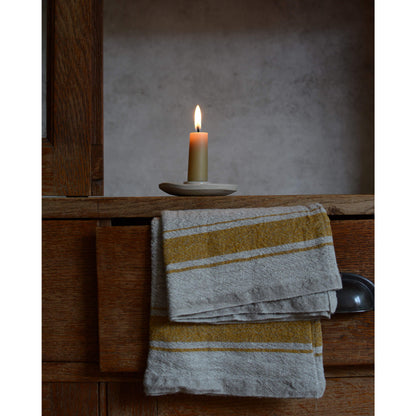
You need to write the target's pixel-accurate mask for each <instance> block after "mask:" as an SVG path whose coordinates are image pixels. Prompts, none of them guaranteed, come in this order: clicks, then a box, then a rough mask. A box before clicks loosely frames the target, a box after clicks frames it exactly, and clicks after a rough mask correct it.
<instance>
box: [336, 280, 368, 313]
mask: <svg viewBox="0 0 416 416" xmlns="http://www.w3.org/2000/svg"><path fill="white" fill-rule="evenodd" d="M341 280H342V289H341V290H338V291H337V299H338V306H337V309H336V311H335V313H357V312H368V311H373V310H374V283H373V282H372V281H371V280H368V279H366V278H365V277H363V276H360V275H358V274H353V273H341Z"/></svg>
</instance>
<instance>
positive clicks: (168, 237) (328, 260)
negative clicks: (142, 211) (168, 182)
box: [159, 204, 342, 323]
mask: <svg viewBox="0 0 416 416" xmlns="http://www.w3.org/2000/svg"><path fill="white" fill-rule="evenodd" d="M161 227H162V229H161V230H159V235H161V234H162V233H163V239H162V241H160V244H162V246H163V257H164V264H165V271H166V276H167V285H168V305H169V318H170V320H172V321H175V322H210V323H226V322H240V321H243V322H244V321H250V322H253V321H276V320H285V321H288V320H300V319H305V318H306V319H311V318H321V317H325V318H329V317H330V314H331V313H333V312H334V311H335V309H336V304H337V298H336V292H335V290H337V289H340V288H341V287H342V284H341V277H340V273H339V271H338V267H337V263H336V258H335V252H334V246H333V241H332V233H331V226H330V222H329V219H328V216H327V214H326V212H325V209H324V208H323V207H322V205H320V204H312V205H309V206H295V207H275V208H258V209H256V208H255V209H252V208H248V209H231V210H230V209H229V210H191V211H165V212H163V213H162V225H161Z"/></svg>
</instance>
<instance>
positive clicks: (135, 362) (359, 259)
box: [97, 220, 374, 372]
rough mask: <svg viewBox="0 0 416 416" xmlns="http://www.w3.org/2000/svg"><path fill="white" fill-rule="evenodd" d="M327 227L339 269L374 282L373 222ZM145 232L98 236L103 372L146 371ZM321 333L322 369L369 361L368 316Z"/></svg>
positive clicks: (330, 323) (328, 324) (120, 230)
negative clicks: (338, 259) (329, 228)
mask: <svg viewBox="0 0 416 416" xmlns="http://www.w3.org/2000/svg"><path fill="white" fill-rule="evenodd" d="M331 225H332V229H333V235H334V243H335V247H336V250H337V256H339V258H340V261H339V266H340V270H341V271H351V272H352V271H354V272H360V273H361V274H363V275H364V276H366V277H368V278H369V279H371V280H373V279H374V268H373V265H372V261H371V260H372V258H373V257H372V256H373V239H372V235H373V229H374V221H373V220H350V221H333V222H332V223H331ZM149 228H150V227H149V226H136V227H106V228H102V229H100V230H99V232H98V239H97V250H98V253H99V258H98V262H99V263H101V262H103V266H101V265H100V266H99V269H98V280H99V288H100V293H99V299H100V300H99V302H100V351H102V352H103V354H101V355H100V366H101V370H103V371H139V372H142V371H143V370H144V369H145V364H146V362H145V359H146V355H147V336H148V334H147V326H148V324H147V321H146V319H147V308H148V301H149V298H150V286H149V285H148V283H146V282H149V281H150V268H149V267H148V263H146V262H145V260H144V259H145V257H146V256H148V255H149V254H145V252H144V250H145V249H144V248H143V247H142V248H139V247H140V246H141V245H142V244H144V245H145V246H148V245H149V243H148V240H149V232H150V231H149ZM146 241H147V243H146ZM343 241H347V242H348V243H347V244H344V243H343ZM132 249H133V250H135V253H136V254H135V256H134V255H133V252H132V251H131V250H132ZM124 252H125V253H124ZM135 276H136V277H135ZM137 276H140V277H139V278H138V277H137ZM134 282H136V283H134ZM322 332H323V341H324V365H325V366H330V365H337V366H338V365H345V364H350V365H368V364H372V363H373V362H374V357H373V355H374V314H373V313H372V312H367V313H362V314H349V315H336V316H333V318H332V319H331V320H323V321H322Z"/></svg>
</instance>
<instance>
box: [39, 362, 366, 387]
mask: <svg viewBox="0 0 416 416" xmlns="http://www.w3.org/2000/svg"><path fill="white" fill-rule="evenodd" d="M373 376H374V366H373V365H357V366H352V365H346V366H325V377H326V378H352V377H373ZM142 379H143V373H142V372H105V371H101V370H100V367H99V364H98V363H86V362H84V363H82V362H47V361H46V362H43V363H42V380H43V381H45V382H46V381H48V382H73V383H85V382H110V381H112V382H140V383H141V382H142Z"/></svg>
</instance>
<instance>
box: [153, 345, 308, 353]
mask: <svg viewBox="0 0 416 416" xmlns="http://www.w3.org/2000/svg"><path fill="white" fill-rule="evenodd" d="M150 349H151V350H156V351H169V352H193V351H241V352H279V353H280V352H288V353H299V354H311V353H313V350H285V349H284V348H265V349H263V348H215V347H214V348H210V347H206V348H164V347H152V346H150Z"/></svg>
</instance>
